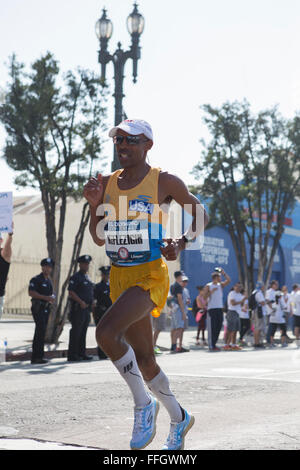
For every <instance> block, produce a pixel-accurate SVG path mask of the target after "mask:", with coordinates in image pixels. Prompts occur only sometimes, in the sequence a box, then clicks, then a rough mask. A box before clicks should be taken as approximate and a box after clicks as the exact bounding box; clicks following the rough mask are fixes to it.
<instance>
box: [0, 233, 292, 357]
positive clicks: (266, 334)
mask: <svg viewBox="0 0 300 470" xmlns="http://www.w3.org/2000/svg"><path fill="white" fill-rule="evenodd" d="M12 238H13V233H10V234H8V235H7V237H6V241H5V243H4V246H3V247H1V248H0V263H1V273H2V276H1V283H0V284H1V285H0V318H1V315H2V313H3V300H4V292H5V284H6V280H7V276H8V271H9V266H10V262H11V256H12ZM3 242H4V239H3V238H2V237H0V244H1V245H2V244H3ZM91 260H92V258H91V257H90V256H89V255H83V256H81V257H79V258H78V264H79V269H78V271H77V272H76V274H75V275H74V276H72V277H71V279H70V283H69V288H68V290H69V306H70V308H69V321H70V323H71V329H70V333H69V346H68V361H70V362H74V361H81V360H91V359H92V357H91V356H88V355H87V354H86V334H87V328H88V326H89V324H90V313H92V315H93V319H94V323H95V325H97V324H98V323H99V321H100V319H101V318H102V316H103V315H104V314H105V312H106V310H107V309H108V308H109V307H110V306H111V304H112V301H111V299H110V290H109V272H110V267H109V266H102V267H100V268H99V270H100V272H101V281H100V282H99V283H97V284H93V283H92V281H91V280H90V278H89V276H88V270H89V264H90V262H91ZM53 267H54V262H53V260H52V259H51V258H45V259H43V260H42V261H41V273H40V274H38V275H37V276H35V277H33V278H32V279H31V280H30V282H29V289H28V293H29V296H30V297H31V304H32V306H31V311H32V316H33V319H34V321H35V324H36V325H35V333H34V338H33V344H32V358H31V362H32V363H40V364H43V363H46V362H47V360H46V359H44V342H45V334H46V328H47V323H48V319H49V314H50V308H51V305H52V304H53V303H54V302H55V293H54V292H53V287H52V283H51V280H50V279H51V273H52V270H53ZM174 277H175V282H174V283H173V284H172V285H171V288H170V296H169V297H168V300H167V307H168V308H167V310H168V313H167V312H166V311H163V312H162V313H161V315H160V316H159V317H157V318H153V319H152V323H153V342H154V351H155V353H156V354H160V353H161V350H160V348H159V346H158V345H157V342H158V336H159V333H160V332H161V331H165V330H166V324H167V316H168V315H169V316H170V326H171V331H170V340H171V346H170V352H171V353H181V352H188V351H189V348H187V347H184V346H183V337H184V332H185V331H186V330H187V329H188V326H189V321H188V312H189V311H191V312H192V314H193V316H194V318H195V321H196V323H197V332H196V342H195V345H196V346H199V347H202V348H206V347H207V348H208V350H209V351H212V352H217V351H221V350H224V351H239V350H241V349H242V348H243V347H245V346H253V347H254V348H265V347H269V348H275V347H276V346H277V342H275V341H274V337H275V334H276V331H277V330H279V331H280V338H281V346H282V347H286V346H287V345H288V343H289V342H291V341H292V339H291V338H290V337H289V335H288V332H292V333H293V334H294V336H295V343H296V346H297V347H298V348H300V286H299V285H298V284H295V285H293V287H292V289H291V292H289V290H288V287H287V286H282V287H281V289H280V288H279V283H278V281H276V280H272V281H271V283H270V286H269V288H268V289H267V290H266V291H265V286H264V284H263V283H262V282H257V283H256V287H255V290H254V291H253V292H252V293H251V294H250V295H248V293H247V291H246V290H245V288H244V287H243V285H242V284H241V283H240V282H236V283H235V284H234V285H233V286H232V288H231V290H230V292H229V294H228V296H227V299H226V300H225V303H224V296H223V290H224V288H225V287H226V286H228V285H229V284H230V283H231V279H230V277H229V276H228V274H227V273H226V272H225V271H224V270H223V269H222V268H215V270H214V272H213V273H212V275H211V281H210V282H208V283H207V284H206V285H200V286H197V290H198V295H197V297H196V298H195V299H194V300H193V302H192V301H191V296H190V292H189V290H188V287H187V285H188V282H189V279H188V277H187V276H186V275H185V273H184V272H182V271H176V272H175V273H174ZM222 328H223V330H224V337H223V343H224V344H223V346H222V347H220V346H217V342H218V340H219V336H220V332H221V330H222ZM97 350H98V357H99V359H106V357H107V356H106V354H105V353H104V352H103V351H102V350H101V349H100V347H99V346H98V347H97Z"/></svg>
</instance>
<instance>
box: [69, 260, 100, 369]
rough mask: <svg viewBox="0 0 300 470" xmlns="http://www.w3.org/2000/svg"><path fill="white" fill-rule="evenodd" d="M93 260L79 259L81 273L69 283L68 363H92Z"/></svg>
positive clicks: (75, 275) (74, 276) (77, 273)
mask: <svg viewBox="0 0 300 470" xmlns="http://www.w3.org/2000/svg"><path fill="white" fill-rule="evenodd" d="M91 260H92V258H91V256H89V255H82V256H80V257H79V258H78V260H77V261H78V263H79V271H77V272H76V273H75V274H74V275H73V276H72V277H71V278H70V282H69V287H68V290H69V298H70V303H71V308H70V313H69V320H70V323H71V325H72V327H71V329H70V332H69V347H68V361H69V362H77V361H90V360H92V359H93V357H92V356H88V355H87V354H86V334H87V330H88V326H89V323H90V312H91V310H92V305H93V302H94V284H93V283H92V281H91V280H90V278H89V276H88V270H89V265H90V262H91Z"/></svg>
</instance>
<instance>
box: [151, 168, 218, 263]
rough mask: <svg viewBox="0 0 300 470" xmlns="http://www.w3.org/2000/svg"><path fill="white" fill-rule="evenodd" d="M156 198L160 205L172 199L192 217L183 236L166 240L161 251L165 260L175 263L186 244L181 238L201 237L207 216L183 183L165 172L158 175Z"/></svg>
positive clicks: (206, 222)
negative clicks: (165, 244)
mask: <svg viewBox="0 0 300 470" xmlns="http://www.w3.org/2000/svg"><path fill="white" fill-rule="evenodd" d="M158 198H159V203H160V204H162V203H163V202H165V201H168V200H169V201H170V200H172V199H174V200H175V201H176V202H177V203H178V204H180V206H181V207H183V208H184V209H185V210H186V211H187V212H189V213H190V214H191V215H192V217H193V220H192V223H191V225H190V227H189V228H188V230H187V231H186V232H185V234H183V236H182V237H181V238H179V239H176V240H172V239H167V240H166V242H167V243H168V245H167V246H166V247H164V248H162V249H161V252H162V254H163V255H164V256H165V257H166V259H168V260H169V261H175V260H176V259H177V256H178V254H179V252H180V251H181V250H184V248H185V244H186V242H185V240H184V238H183V237H184V236H186V237H187V238H188V239H191V238H196V237H197V236H199V235H201V234H202V233H203V231H204V229H205V227H206V226H207V224H208V220H209V219H208V215H207V212H206V211H205V209H204V207H203V205H202V204H201V203H200V201H199V200H198V199H197V198H196V196H194V195H193V194H191V193H190V192H189V190H188V188H187V187H186V185H185V183H184V182H183V181H182V180H181V179H180V178H178V176H175V175H172V174H169V173H167V172H162V173H161V174H160V177H159V188H158ZM199 222H200V223H199Z"/></svg>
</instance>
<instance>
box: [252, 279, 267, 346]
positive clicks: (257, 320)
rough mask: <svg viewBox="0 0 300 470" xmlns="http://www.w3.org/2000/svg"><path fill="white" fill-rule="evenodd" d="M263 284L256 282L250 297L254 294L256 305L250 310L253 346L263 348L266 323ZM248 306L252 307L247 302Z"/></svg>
mask: <svg viewBox="0 0 300 470" xmlns="http://www.w3.org/2000/svg"><path fill="white" fill-rule="evenodd" d="M264 290H265V286H264V285H263V283H262V282H259V281H258V282H257V283H256V290H255V291H253V293H252V294H251V297H252V296H254V299H255V303H256V306H255V308H254V309H253V310H252V313H253V315H252V320H253V326H254V345H253V346H254V348H264V345H263V343H262V335H264V334H265V330H266V323H265V316H266V299H265V296H264ZM249 307H250V308H251V309H252V306H251V305H250V302H249Z"/></svg>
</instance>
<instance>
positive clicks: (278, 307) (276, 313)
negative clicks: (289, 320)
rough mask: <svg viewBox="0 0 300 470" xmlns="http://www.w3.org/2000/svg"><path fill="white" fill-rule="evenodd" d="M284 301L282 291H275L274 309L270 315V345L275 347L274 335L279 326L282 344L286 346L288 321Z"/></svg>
mask: <svg viewBox="0 0 300 470" xmlns="http://www.w3.org/2000/svg"><path fill="white" fill-rule="evenodd" d="M283 309H284V302H283V301H282V293H281V292H280V291H278V292H276V293H275V301H274V303H273V304H272V311H271V315H270V323H269V326H270V345H271V347H275V344H274V335H275V333H276V330H277V328H279V329H280V331H281V346H282V347H286V346H287V342H286V323H285V317H284V311H283Z"/></svg>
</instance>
